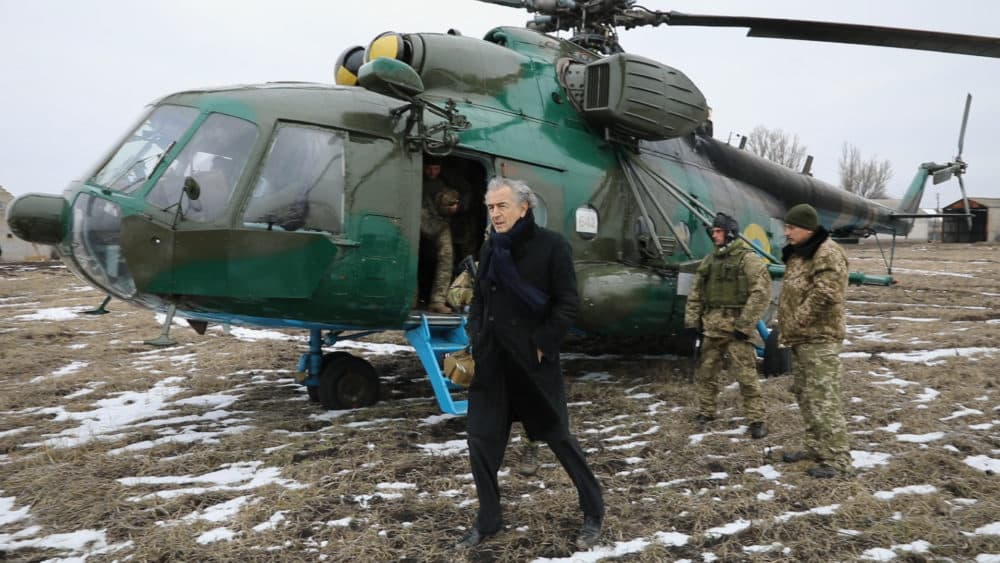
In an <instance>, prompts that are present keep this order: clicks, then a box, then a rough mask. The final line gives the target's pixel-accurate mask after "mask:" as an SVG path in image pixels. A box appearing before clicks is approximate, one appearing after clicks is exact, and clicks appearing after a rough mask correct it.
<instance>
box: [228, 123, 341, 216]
mask: <svg viewBox="0 0 1000 563" xmlns="http://www.w3.org/2000/svg"><path fill="white" fill-rule="evenodd" d="M344 139H345V136H344V134H343V133H340V132H337V131H332V130H329V129H323V128H320V127H312V126H305V125H297V124H287V123H286V124H281V125H279V126H278V128H277V131H276V132H275V134H274V140H273V141H272V143H271V147H270V148H269V149H268V152H267V156H265V158H264V163H263V165H262V166H261V170H260V174H259V176H258V178H257V182H256V184H255V185H254V190H253V195H252V196H251V197H250V202H249V204H248V205H247V210H246V213H245V214H244V216H243V224H244V225H245V226H247V227H258V228H266V229H268V230H273V229H281V230H285V231H296V230H299V229H308V230H316V231H326V232H330V233H340V232H341V231H342V229H343V213H344V174H345V171H344Z"/></svg>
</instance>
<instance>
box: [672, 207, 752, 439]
mask: <svg viewBox="0 0 1000 563" xmlns="http://www.w3.org/2000/svg"><path fill="white" fill-rule="evenodd" d="M739 230H740V226H739V223H738V222H737V221H736V219H734V218H732V217H730V216H729V215H726V214H725V213H719V214H717V215H716V216H715V220H714V221H713V222H712V226H711V227H710V228H709V229H708V232H709V236H711V237H712V243H713V244H714V245H715V250H714V251H713V252H712V253H711V254H709V255H708V256H706V257H705V259H704V260H703V261H702V263H701V265H700V266H698V272H697V274H696V277H695V282H694V284H693V286H692V287H691V293H690V295H688V299H687V307H686V309H685V311H684V326H685V327H686V328H687V330H688V331H690V332H693V333H700V334H702V335H703V336H704V340H703V342H702V347H701V358H700V360H699V364H698V367H697V370H696V378H697V384H698V415H697V416H696V417H695V420H697V421H698V422H699V423H706V422H709V421H711V420H714V419H715V410H716V399H717V397H718V394H719V390H720V373H721V372H722V371H723V369H724V368H728V371H729V372H730V373H731V374H732V375H733V376H734V377H735V379H736V381H738V382H739V384H740V392H741V393H742V395H743V410H744V411H745V415H746V417H747V418H748V419H749V420H750V429H749V432H750V436H751V437H752V438H754V439H755V440H756V439H760V438H763V437H764V436H767V426H766V425H765V424H764V400H763V398H762V396H761V387H760V381H759V380H758V379H757V365H756V352H755V350H754V346H753V344H752V343H751V342H750V335H751V334H752V333H753V331H754V327H755V326H756V324H757V321H758V319H760V317H761V315H762V314H763V313H764V310H765V309H766V308H767V304H768V302H769V301H770V300H771V277H770V275H769V274H768V272H767V267H766V266H765V265H764V262H763V260H761V259H760V258H759V257H758V256H757V254H756V253H755V252H754V251H753V250H752V249H750V248H749V247H748V246H747V245H746V243H744V242H743V241H742V240H740V239H739Z"/></svg>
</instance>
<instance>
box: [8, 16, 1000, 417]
mask: <svg viewBox="0 0 1000 563" xmlns="http://www.w3.org/2000/svg"><path fill="white" fill-rule="evenodd" d="M491 3H494V4H501V5H505V6H510V7H516V8H526V9H528V10H529V11H530V12H533V13H535V14H536V16H535V17H534V19H533V20H532V21H531V22H529V23H528V25H527V26H526V27H524V28H520V27H501V28H496V29H493V30H491V31H489V32H488V33H487V34H486V35H485V37H483V38H482V39H478V38H472V37H465V36H463V35H461V34H459V33H457V32H451V33H395V32H386V33H383V34H381V35H379V36H377V37H375V38H373V39H372V41H371V42H370V43H369V44H368V45H367V46H353V47H349V48H347V49H346V50H345V51H344V52H343V53H342V54H341V56H340V58H339V59H338V62H337V65H336V84H332V85H331V84H312V83H267V84H260V85H252V86H232V87H221V88H213V89H199V90H189V91H184V92H178V93H174V94H170V95H168V96H165V97H163V98H161V99H159V100H157V101H156V102H155V103H154V104H152V106H151V107H150V108H149V109H148V111H147V112H146V113H145V114H144V115H143V116H142V117H141V118H140V119H139V121H138V122H137V123H136V125H135V126H134V127H133V128H132V129H131V130H130V131H129V132H128V133H127V134H126V136H125V137H124V139H123V140H122V142H121V143H119V144H118V145H116V146H115V147H114V148H113V149H112V150H110V151H109V152H108V153H107V154H106V155H105V156H104V157H103V158H101V159H100V160H99V161H98V164H97V165H96V166H95V167H94V168H93V169H92V170H89V171H87V172H86V173H85V174H84V176H83V177H84V180H82V181H80V182H78V183H76V184H74V185H72V186H71V187H70V188H69V189H67V190H66V191H65V192H64V193H63V194H62V195H61V196H52V195H44V194H29V195H25V196H22V197H20V198H18V199H17V200H16V201H15V202H14V203H13V204H12V205H11V206H10V210H9V212H8V222H9V224H10V226H11V229H12V231H13V232H14V233H15V234H17V236H19V237H20V238H23V239H25V240H28V241H31V242H38V243H45V244H52V245H54V246H55V247H56V248H57V250H58V251H59V253H60V255H61V257H62V259H63V260H64V262H65V263H66V264H67V266H68V267H69V268H70V269H71V270H72V271H74V273H76V274H77V275H78V276H79V277H81V278H82V279H83V280H85V281H86V282H88V283H90V284H91V285H93V286H95V287H98V288H100V289H102V290H103V291H105V292H107V293H108V295H109V298H110V296H114V297H116V298H118V299H122V300H125V301H129V302H131V303H135V304H138V305H141V306H144V307H148V308H151V309H154V310H157V311H165V312H167V313H168V315H167V320H166V321H165V322H164V324H163V332H162V333H161V337H162V338H161V339H160V340H159V342H160V343H169V338H168V331H169V328H170V325H171V321H172V317H173V316H174V315H175V314H176V315H179V316H181V317H183V318H186V319H188V322H189V324H191V326H192V327H193V328H195V330H198V331H199V332H203V331H204V330H205V329H206V326H207V323H210V322H211V323H231V324H248V325H259V326H269V327H283V328H293V329H303V330H308V331H309V334H310V349H309V352H308V353H306V354H304V355H303V357H302V359H301V361H300V364H299V368H300V371H302V372H303V373H304V374H306V377H305V378H304V379H303V383H304V384H305V385H306V387H307V389H308V390H309V395H310V398H311V399H314V400H317V401H319V402H320V403H322V404H323V406H325V407H327V408H343V407H356V406H366V405H370V404H373V403H374V402H375V401H377V400H378V394H379V381H378V378H377V375H376V373H375V370H374V368H373V367H372V366H371V364H370V363H368V362H367V361H365V360H364V359H362V358H360V357H357V356H354V355H351V354H349V353H347V352H344V351H333V352H324V350H323V347H324V346H330V345H332V344H334V343H336V342H337V341H338V340H343V339H347V338H353V337H358V336H359V335H364V334H369V333H371V332H377V331H383V330H400V329H402V330H405V331H406V335H407V338H408V339H409V340H410V342H411V344H413V345H414V348H415V349H416V351H417V354H418V357H419V358H420V360H421V362H422V364H423V366H424V368H425V369H426V370H427V373H428V377H429V379H430V381H431V384H432V387H433V389H434V392H435V396H436V398H437V400H438V403H439V405H440V406H441V408H442V410H443V411H445V412H450V413H461V412H464V409H465V404H464V401H461V400H455V399H454V398H453V397H452V392H453V391H454V390H455V389H454V386H453V385H451V384H450V382H449V381H448V380H446V379H445V378H444V377H443V376H442V374H441V371H440V361H441V356H442V354H444V353H447V352H449V351H453V350H457V349H460V348H463V347H464V346H465V345H466V344H467V340H466V339H465V335H464V330H463V324H464V318H463V317H462V316H461V315H460V314H429V313H427V312H425V311H420V310H418V309H415V308H414V306H413V305H414V296H415V295H417V294H419V293H420V292H421V289H422V288H421V283H420V276H419V270H420V266H421V265H422V264H423V262H424V261H423V260H421V258H420V236H419V227H420V225H419V223H420V206H421V197H422V193H421V192H422V189H421V186H422V183H423V182H422V169H423V164H424V163H425V162H426V161H427V160H428V159H430V158H434V159H439V160H441V161H442V162H443V166H444V168H445V169H446V171H447V172H448V174H450V180H451V181H454V182H458V183H461V184H462V185H464V186H465V190H466V194H465V197H466V200H467V202H481V201H482V199H483V197H482V196H483V194H484V190H485V185H486V181H487V180H488V179H489V178H490V177H492V176H497V175H502V176H508V177H516V178H519V179H522V180H524V181H526V182H527V183H528V184H529V185H530V186H531V187H532V188H533V189H534V190H535V192H536V194H537V195H538V196H539V201H540V205H539V208H538V209H537V210H536V218H537V220H538V222H539V223H540V224H543V225H545V226H547V227H549V228H552V229H554V230H557V231H559V232H561V233H562V234H563V235H565V236H566V237H567V239H569V240H570V242H571V245H572V247H573V252H574V259H575V264H576V270H577V275H578V279H579V288H580V293H581V298H582V303H583V306H582V308H581V311H580V315H579V317H578V319H577V327H576V328H578V329H579V330H581V331H583V332H585V333H589V334H595V335H606V336H617V335H623V336H643V335H661V334H670V333H674V332H677V331H678V330H679V329H680V328H681V324H682V320H683V311H684V303H685V296H686V292H687V288H688V287H689V285H690V283H691V279H692V277H693V276H692V274H693V271H694V267H695V266H696V265H697V263H698V262H699V261H700V260H701V258H702V257H704V256H705V255H707V254H708V253H709V252H711V250H712V244H711V241H710V239H709V237H708V235H707V234H706V233H705V229H704V227H705V226H706V225H707V224H708V223H709V222H710V220H711V218H712V216H713V215H714V214H715V213H716V212H725V213H727V214H730V215H733V216H734V217H736V218H737V219H738V220H739V222H740V224H741V225H743V232H742V236H743V237H744V238H745V239H746V240H747V241H749V242H750V243H751V245H752V246H753V247H754V248H756V249H757V250H758V252H760V253H761V255H762V256H764V257H765V258H767V259H768V260H769V262H771V263H772V265H771V271H772V274H773V276H774V277H775V278H776V279H780V275H781V271H782V269H781V265H780V261H779V260H777V258H774V256H773V255H774V254H775V253H774V252H773V251H772V249H777V248H779V247H780V244H781V242H782V241H781V237H782V235H781V233H782V225H783V223H782V221H781V218H782V217H783V215H784V211H785V210H786V209H787V208H788V207H790V206H792V205H794V204H797V203H802V202H808V203H811V204H812V205H814V206H815V207H816V208H817V209H818V210H819V213H820V216H821V219H822V222H823V224H824V225H826V226H828V227H829V229H830V230H831V231H832V232H833V234H834V235H835V236H841V237H858V236H870V235H878V234H885V235H890V236H892V237H895V236H899V235H904V234H906V233H907V232H909V230H910V228H911V226H912V223H913V220H914V215H915V214H916V211H917V208H918V207H919V203H920V199H921V196H922V193H923V190H924V186H925V183H926V180H927V179H928V178H934V179H935V180H941V181H943V180H945V179H947V177H948V176H955V177H957V178H958V180H959V182H960V185H961V187H962V190H963V194H964V182H963V181H962V177H963V175H964V173H965V172H966V169H967V165H966V163H965V162H964V161H963V160H962V158H961V154H962V143H963V136H962V135H960V137H959V151H958V155H957V156H956V157H955V158H953V159H951V160H950V161H948V162H945V163H942V164H938V163H925V164H922V165H921V166H920V167H919V168H918V172H917V174H916V176H915V177H914V179H913V181H912V182H911V185H910V188H909V189H908V191H907V193H906V195H905V196H904V198H903V201H902V203H901V204H900V206H899V208H898V209H890V208H887V207H884V206H881V205H878V204H875V203H873V202H870V201H868V200H865V199H862V198H859V197H856V196H853V195H852V194H849V193H847V192H845V191H843V190H841V189H839V188H836V187H834V186H831V185H829V184H826V183H824V182H822V181H820V180H818V179H815V178H813V177H811V176H808V175H806V174H802V173H800V172H797V171H794V170H790V169H787V168H784V167H781V166H779V165H776V164H774V163H771V162H769V161H766V160H763V159H761V158H758V157H756V156H754V155H752V154H750V153H749V152H748V151H745V150H741V149H739V148H737V147H732V146H730V145H729V144H728V143H724V142H721V141H719V140H717V139H715V138H714V137H713V135H712V133H713V132H712V130H711V129H712V127H711V119H710V114H709V104H708V102H707V100H706V97H705V96H704V94H702V92H701V91H700V90H699V89H698V87H697V85H695V84H694V82H693V81H692V80H690V79H689V78H688V77H687V76H686V75H685V74H684V73H683V72H681V71H680V70H678V69H675V68H673V67H670V66H668V65H666V64H663V63H660V62H657V61H655V60H652V59H648V58H645V57H642V56H639V55H633V54H629V53H627V52H625V51H624V49H623V47H622V45H621V43H620V41H619V40H618V29H620V28H624V29H630V28H636V27H650V26H652V27H655V26H661V25H665V26H731V27H740V28H742V27H749V28H750V30H751V31H750V35H754V36H761V37H772V38H788V39H809V40H819V41H827V42H844V43H856V44H863V45H875V46H883V47H902V48H915V49H926V50H936V51H943V52H948V53H956V54H960V55H978V56H987V57H994V58H997V57H1000V39H996V38H990V37H979V36H967V35H956V34H945V33H936V32H924V31H914V30H904V29H895V28H884V27H874V26H861V25H853V24H834V23H827V22H809V21H804V20H778V19H769V18H753V17H729V16H706V15H694V14H683V13H678V12H659V11H651V10H647V9H645V8H642V7H640V6H637V5H636V3H635V2H634V1H630V0H587V1H582V0H581V1H571V0H509V1H502V0H494V1H492V2H491ZM561 32H568V33H570V34H571V37H569V38H565V39H564V38H560V37H558V36H556V35H554V34H556V33H561ZM967 115H968V103H967V105H966V112H965V117H964V118H963V131H964V127H965V122H966V120H967ZM464 213H466V214H468V216H469V217H471V219H472V221H473V222H474V223H475V224H476V227H477V228H478V229H479V230H480V231H485V229H486V228H487V223H488V220H487V217H486V214H485V209H484V208H483V207H482V206H477V205H467V207H466V209H465V210H464ZM852 280H853V281H855V282H856V283H866V282H867V283H891V279H889V278H886V277H880V276H866V275H863V274H852ZM423 289H425V288H423ZM760 324H761V325H762V328H761V336H762V337H765V335H766V342H767V343H768V345H767V346H765V350H764V353H765V360H766V359H767V355H768V352H769V351H770V352H774V348H775V347H776V344H775V341H776V338H775V334H774V332H773V331H768V330H767V329H766V326H763V325H765V324H766V323H765V322H764V320H762V322H761V323H760ZM154 342H155V341H154Z"/></svg>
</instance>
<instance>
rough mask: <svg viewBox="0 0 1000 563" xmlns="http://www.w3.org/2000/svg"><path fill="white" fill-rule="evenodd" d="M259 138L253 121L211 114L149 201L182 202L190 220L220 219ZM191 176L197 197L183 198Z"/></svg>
mask: <svg viewBox="0 0 1000 563" xmlns="http://www.w3.org/2000/svg"><path fill="white" fill-rule="evenodd" d="M256 140H257V126H256V125H254V124H253V123H251V122H249V121H246V120H243V119H239V118H237V117H232V116H229V115H223V114H220V113H213V114H211V115H209V116H208V118H207V119H205V122H204V123H202V124H201V126H200V127H199V128H198V131H196V132H195V134H194V136H193V137H191V140H190V141H188V143H187V144H186V145H185V146H184V148H183V149H182V150H181V152H180V154H178V155H177V158H175V159H174V161H173V162H171V163H170V166H169V167H168V168H167V169H166V171H164V172H163V175H162V176H160V179H159V180H157V181H156V185H155V186H153V189H152V190H150V191H149V194H148V195H147V196H146V201H148V202H149V203H151V204H152V205H155V206H156V207H159V208H160V209H169V208H172V207H174V206H177V205H180V207H181V209H180V215H181V217H183V218H184V219H185V220H188V221H200V222H206V221H214V220H216V219H219V218H220V217H222V216H223V215H224V214H225V212H226V206H227V205H228V204H229V198H230V197H231V196H232V194H233V189H234V188H235V187H236V182H237V181H238V180H239V179H240V176H241V175H242V174H243V168H244V166H245V165H246V163H247V158H248V157H249V156H250V150H251V149H252V148H253V145H254V143H255V142H256ZM189 178H190V179H191V180H193V181H194V183H195V184H196V185H197V186H198V188H199V192H200V193H199V196H198V198H197V199H193V198H190V197H187V196H185V197H181V194H182V192H183V189H184V185H185V181H186V180H187V181H188V184H190V183H191V182H190V180H188V179H189Z"/></svg>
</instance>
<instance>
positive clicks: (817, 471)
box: [806, 464, 841, 479]
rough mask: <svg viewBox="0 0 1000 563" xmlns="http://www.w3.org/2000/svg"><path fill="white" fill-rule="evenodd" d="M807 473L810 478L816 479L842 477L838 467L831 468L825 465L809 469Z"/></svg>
mask: <svg viewBox="0 0 1000 563" xmlns="http://www.w3.org/2000/svg"><path fill="white" fill-rule="evenodd" d="M806 473H807V474H808V475H809V476H810V477H815V478H816V479H832V478H834V477H840V475H841V471H840V470H839V469H837V468H836V467H830V466H829V465H823V464H820V465H817V466H816V467H811V468H809V469H808V470H807V471H806Z"/></svg>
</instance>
